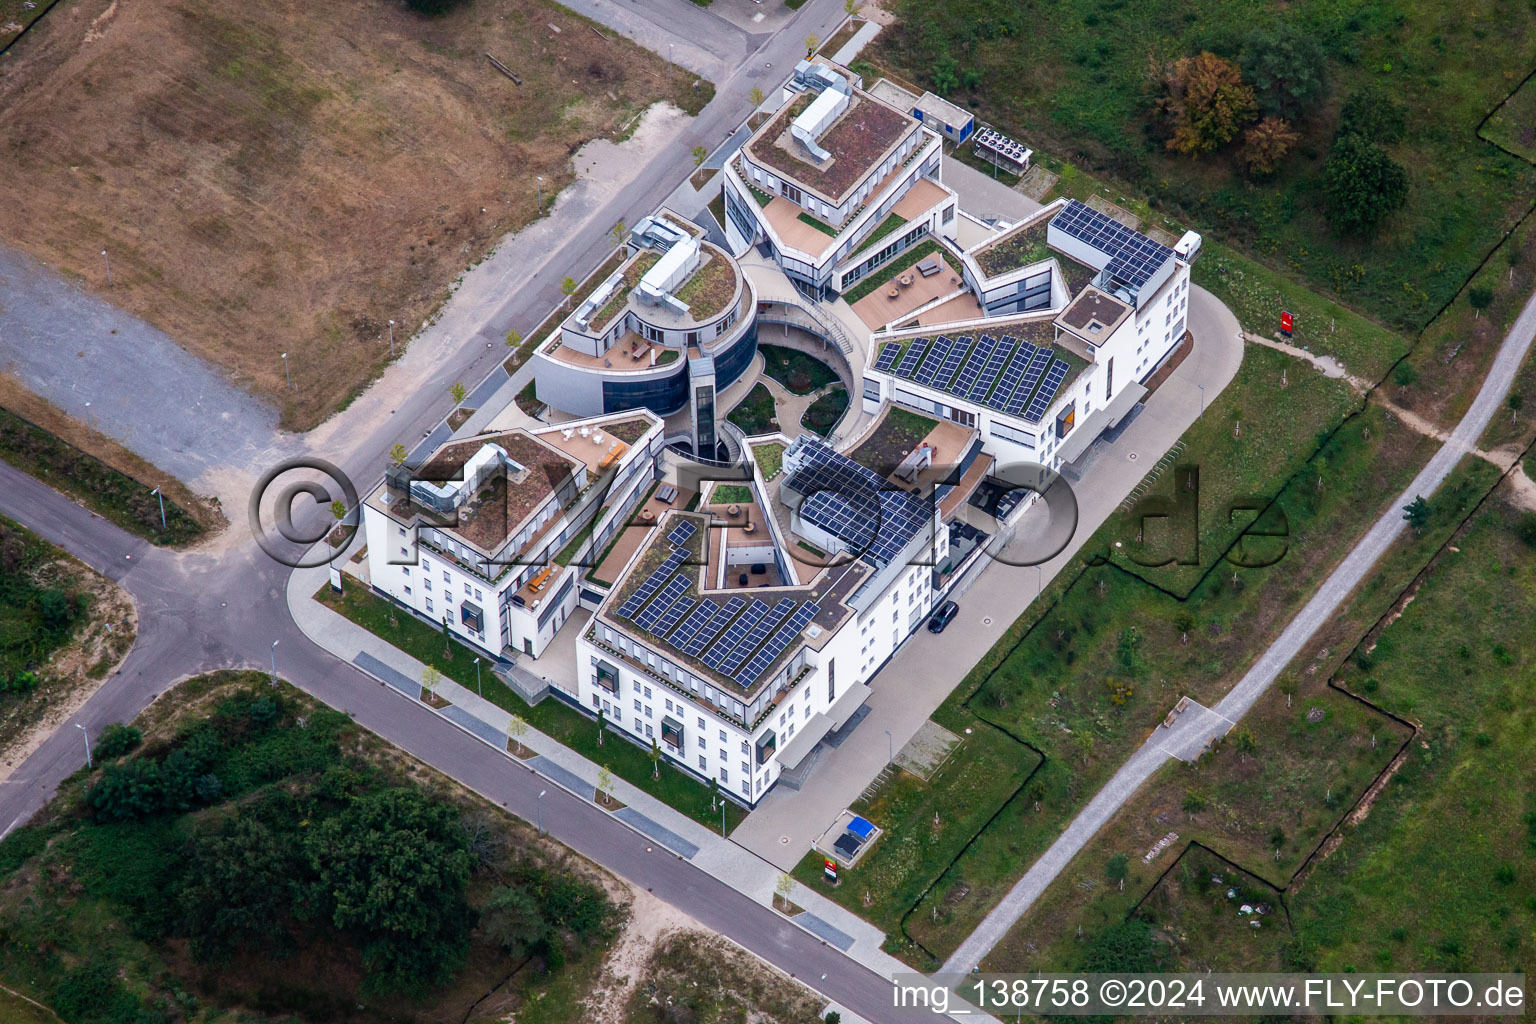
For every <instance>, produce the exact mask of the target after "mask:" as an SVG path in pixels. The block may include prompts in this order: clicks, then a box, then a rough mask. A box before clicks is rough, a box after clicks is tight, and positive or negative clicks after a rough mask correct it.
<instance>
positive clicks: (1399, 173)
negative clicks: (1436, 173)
mask: <svg viewBox="0 0 1536 1024" xmlns="http://www.w3.org/2000/svg"><path fill="white" fill-rule="evenodd" d="M1323 192H1324V195H1326V196H1327V199H1328V206H1329V209H1330V210H1331V211H1332V213H1333V217H1334V220H1335V222H1336V223H1337V224H1338V225H1339V227H1340V228H1341V229H1343V230H1344V231H1345V232H1348V233H1350V234H1356V235H1363V234H1368V233H1370V232H1371V231H1374V230H1375V229H1376V228H1377V227H1378V226H1380V224H1381V222H1382V221H1383V220H1385V219H1386V216H1387V214H1389V213H1391V212H1392V211H1393V210H1396V209H1398V208H1400V207H1401V206H1402V205H1403V204H1404V203H1406V202H1407V201H1408V172H1407V171H1405V170H1403V168H1402V166H1401V165H1400V164H1398V162H1397V161H1396V160H1393V159H1392V158H1391V157H1390V156H1388V155H1387V153H1386V150H1384V149H1382V148H1381V147H1380V146H1378V145H1376V143H1374V142H1372V141H1371V140H1369V139H1367V138H1365V137H1364V136H1362V135H1353V134H1351V135H1342V136H1340V137H1339V138H1337V139H1335V140H1334V143H1333V151H1332V152H1331V153H1330V154H1329V155H1328V162H1327V163H1326V164H1325V165H1324V166H1323Z"/></svg>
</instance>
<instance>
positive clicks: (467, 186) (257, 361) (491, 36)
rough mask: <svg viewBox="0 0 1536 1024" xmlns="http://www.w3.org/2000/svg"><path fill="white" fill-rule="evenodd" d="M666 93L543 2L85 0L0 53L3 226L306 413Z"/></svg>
mask: <svg viewBox="0 0 1536 1024" xmlns="http://www.w3.org/2000/svg"><path fill="white" fill-rule="evenodd" d="M322 15H323V16H324V18H325V19H326V20H325V21H324V22H321V21H320V20H319V19H320V17H321V16H322ZM556 29H558V30H559V31H556ZM487 51H488V52H491V53H493V54H495V55H496V56H497V57H498V58H499V59H500V60H502V61H503V62H505V63H506V64H507V65H509V66H510V67H511V68H512V69H513V70H514V71H515V72H516V73H517V74H518V75H519V77H520V78H521V79H522V84H521V86H517V85H514V84H513V83H512V82H511V81H509V80H508V79H507V78H505V77H503V76H502V75H500V74H499V73H498V72H496V71H495V70H494V69H493V68H491V67H490V65H489V63H488V62H487V61H486V59H485V57H484V53H485V52H487ZM676 77H677V82H676V85H677V92H678V93H679V95H680V96H681V95H682V94H683V93H685V92H686V93H688V94H691V92H692V90H691V88H690V86H691V78H690V77H689V76H687V75H678V76H676ZM666 92H667V79H666V72H665V68H664V67H662V66H661V65H660V64H659V63H658V62H657V61H656V60H655V59H654V58H653V57H651V56H650V55H648V54H646V53H644V52H643V51H641V50H639V49H638V48H637V47H635V46H633V45H631V44H629V43H628V42H626V41H624V40H622V39H615V38H610V37H609V34H607V33H599V32H598V31H597V30H595V29H594V28H592V27H591V26H590V25H588V24H587V23H585V22H583V21H580V20H577V19H576V18H574V17H572V16H571V15H569V14H568V13H566V12H564V11H563V10H561V9H559V8H556V7H554V6H552V5H546V4H544V3H542V2H540V0H474V2H473V3H471V4H469V5H468V6H466V7H465V8H463V9H461V10H459V11H457V12H455V13H453V14H451V15H449V16H447V17H444V18H441V19H436V20H430V21H429V20H425V19H422V18H419V17H417V16H415V15H413V14H411V13H409V12H408V11H407V10H406V9H405V7H404V5H403V4H402V3H400V2H399V0H337V2H334V3H331V4H327V5H324V6H322V7H318V8H317V7H313V6H310V5H300V4H297V3H293V2H284V0H276V2H273V3H265V4H248V3H243V2H240V0H179V2H171V3H149V2H146V0H66V2H65V3H63V4H61V5H60V6H59V7H58V8H57V9H56V10H54V11H53V12H52V13H51V14H50V15H49V16H48V18H47V19H46V20H45V21H44V22H43V23H42V24H40V25H39V26H38V27H37V28H36V29H34V30H33V32H32V33H30V34H29V36H28V38H27V39H26V40H25V41H24V42H23V44H22V45H20V46H18V47H17V48H16V49H14V50H13V51H12V52H11V54H10V56H8V57H7V58H6V63H5V66H4V68H3V70H0V121H3V122H4V123H5V124H6V126H7V130H6V131H5V133H3V137H0V235H3V237H4V238H5V239H6V240H7V242H8V243H10V244H12V245H15V246H17V247H18V248H21V249H23V250H24V251H26V252H28V253H29V254H31V255H32V256H34V257H35V258H37V259H39V260H41V261H43V262H46V263H49V264H52V265H55V266H57V267H58V268H59V269H61V270H62V271H64V272H65V273H67V274H72V275H75V276H77V277H78V278H80V279H81V280H82V281H83V282H84V283H85V284H86V285H87V286H88V287H91V288H92V289H93V290H96V291H97V292H98V293H99V294H103V295H106V296H108V297H110V299H111V301H112V302H114V303H115V304H118V305H120V306H122V307H124V308H125V309H127V310H129V311H130V312H133V313H135V314H137V315H139V316H142V317H144V318H145V319H147V320H149V321H151V322H153V323H155V324H156V325H157V326H159V327H161V328H162V329H164V330H165V331H166V332H167V333H169V334H170V335H171V336H172V337H174V338H175V339H176V340H177V341H178V342H179V343H181V344H182V345H184V346H185V347H186V348H188V349H189V350H191V351H193V352H195V353H198V354H200V355H203V356H206V357H207V358H209V359H211V360H213V361H215V362H217V363H219V364H221V365H223V366H224V367H226V368H228V369H229V370H230V371H231V374H232V376H233V378H234V379H235V380H236V381H237V382H239V383H242V384H244V385H246V386H250V387H252V388H253V390H255V391H257V392H259V393H265V394H267V395H269V396H271V397H272V398H274V399H275V400H276V401H277V402H278V403H279V404H280V405H281V407H282V408H283V411H284V422H285V425H287V426H293V427H306V426H310V425H313V424H314V423H316V422H318V421H319V420H321V419H323V418H324V417H325V416H326V415H327V414H328V413H329V412H331V411H334V410H335V408H336V407H337V406H338V405H340V404H341V403H342V402H343V401H344V400H345V399H346V398H347V397H348V396H349V395H351V394H353V393H355V392H356V391H357V390H358V389H359V388H360V387H361V386H362V385H363V384H365V383H366V382H367V381H368V380H369V379H371V378H372V377H373V376H374V375H375V374H377V372H379V370H380V369H381V368H382V367H383V365H384V364H385V362H386V361H387V359H388V357H389V343H388V336H387V324H386V321H387V320H388V319H390V318H393V319H395V320H396V321H397V323H396V327H395V332H396V337H397V340H403V339H404V337H406V336H408V335H409V334H410V333H411V331H412V330H413V329H414V328H415V327H416V326H418V325H419V324H420V323H421V321H422V320H423V319H424V318H425V317H426V316H428V315H429V314H430V313H431V311H432V310H433V309H434V308H435V307H436V306H437V305H438V303H439V302H440V301H441V300H442V298H443V297H444V296H445V294H446V290H447V288H448V286H449V285H450V284H451V282H452V281H453V279H454V278H455V276H457V274H458V273H459V272H460V271H461V270H463V269H464V268H465V267H466V266H467V265H469V264H471V263H473V262H474V261H475V260H477V259H479V258H480V257H481V256H483V255H484V253H485V252H486V251H487V249H488V248H489V247H490V246H491V245H492V244H493V243H494V242H495V240H496V239H498V238H500V237H501V236H502V235H503V234H505V233H506V232H508V231H511V230H514V229H516V228H517V227H518V226H520V225H521V224H523V223H526V222H527V221H528V220H529V219H530V218H532V217H533V216H534V214H535V207H536V204H537V198H536V196H537V190H538V189H537V182H536V181H535V176H536V175H542V176H543V178H544V198H545V201H546V209H547V208H548V207H547V204H548V202H549V201H550V199H551V198H552V196H553V195H554V193H555V192H556V191H557V190H558V189H559V188H560V187H562V186H563V185H564V184H565V183H566V182H567V181H569V180H570V178H571V169H570V167H569V155H570V153H571V152H572V151H573V150H574V148H575V147H576V146H577V145H579V144H580V143H581V142H583V141H586V140H587V139H590V138H593V137H597V136H601V135H607V134H611V133H613V132H615V131H618V130H621V129H622V128H623V127H625V126H627V124H628V123H629V121H630V119H631V118H632V117H633V116H634V115H635V114H637V113H638V112H639V111H640V110H641V109H643V107H644V106H646V105H647V104H649V103H650V102H652V101H653V100H655V99H657V98H660V97H662V96H663V94H665V93H666ZM103 248H105V249H107V250H108V251H109V253H110V257H111V261H112V263H111V267H112V277H113V284H114V286H115V287H114V288H113V289H112V290H111V292H110V293H108V292H107V290H106V285H107V282H106V268H105V263H104V261H103V260H102V257H101V255H100V251H101V249H103ZM283 352H287V353H289V364H290V367H291V370H292V374H293V384H294V388H293V389H292V390H288V389H286V388H285V385H284V376H283V364H282V360H281V359H280V353H283Z"/></svg>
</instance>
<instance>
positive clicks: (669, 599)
mask: <svg viewBox="0 0 1536 1024" xmlns="http://www.w3.org/2000/svg"><path fill="white" fill-rule="evenodd" d="M687 589H688V577H687V576H684V575H681V574H679V575H677V576H673V577H672V578H671V579H670V580H668V581H667V585H666V586H665V587H663V588H662V590H661V593H660V594H657V595H656V600H654V601H652V602H651V603H650V604H648V605H646V606H645V609H644V610H643V611H642V612H640V614H639V615H636V616H635V625H637V626H639V627H640V628H641V629H643V630H645V631H646V632H647V633H654V632H656V623H658V622H660V621H661V617H662V616H663V615H665V614H666V613H667V612H668V611H669V610H671V608H672V606H673V605H674V604H676V603H677V599H678V598H680V597H682V596H683V592H684V591H686V590H687Z"/></svg>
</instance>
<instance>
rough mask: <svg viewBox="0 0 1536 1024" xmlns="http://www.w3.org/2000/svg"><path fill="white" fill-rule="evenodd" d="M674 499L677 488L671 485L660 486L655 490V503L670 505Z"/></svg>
mask: <svg viewBox="0 0 1536 1024" xmlns="http://www.w3.org/2000/svg"><path fill="white" fill-rule="evenodd" d="M676 498H677V488H676V487H673V486H672V485H671V484H662V485H661V486H660V487H658V488H656V500H657V501H660V502H664V503H666V504H668V505H670V504H672V502H673V501H674V500H675V499H676Z"/></svg>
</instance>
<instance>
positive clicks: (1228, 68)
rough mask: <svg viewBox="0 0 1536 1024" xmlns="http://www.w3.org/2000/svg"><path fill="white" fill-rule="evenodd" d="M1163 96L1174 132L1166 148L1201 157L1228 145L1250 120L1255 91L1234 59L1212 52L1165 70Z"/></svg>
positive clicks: (1161, 104) (1160, 104)
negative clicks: (1221, 56) (1246, 81)
mask: <svg viewBox="0 0 1536 1024" xmlns="http://www.w3.org/2000/svg"><path fill="white" fill-rule="evenodd" d="M1162 84H1163V91H1164V95H1163V98H1162V99H1161V100H1159V101H1158V109H1159V110H1160V111H1161V112H1162V114H1163V115H1164V116H1165V117H1166V118H1167V119H1168V121H1169V123H1170V126H1171V128H1172V134H1171V135H1170V136H1169V139H1168V143H1167V145H1168V148H1169V149H1171V150H1174V151H1175V152H1178V153H1188V154H1191V155H1199V154H1201V153H1209V152H1211V151H1212V150H1215V149H1219V148H1220V147H1222V146H1224V145H1226V144H1227V143H1228V142H1230V141H1231V140H1232V139H1233V138H1234V137H1235V136H1236V135H1237V133H1238V132H1239V131H1241V130H1242V127H1243V125H1244V124H1246V123H1248V121H1249V120H1251V119H1252V117H1253V114H1254V111H1255V110H1256V109H1257V103H1256V101H1255V100H1254V97H1253V89H1252V88H1251V87H1250V86H1249V85H1248V84H1247V83H1245V82H1244V81H1243V76H1242V72H1240V71H1239V70H1238V69H1237V66H1236V65H1235V64H1233V63H1232V62H1231V61H1226V60H1222V59H1221V58H1220V57H1218V56H1216V55H1215V54H1214V53H1209V52H1206V53H1201V54H1199V55H1198V56H1195V57H1182V58H1180V59H1179V60H1176V61H1174V62H1173V63H1172V64H1170V65H1168V67H1167V68H1166V69H1165V70H1164V72H1163V82H1162Z"/></svg>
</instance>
